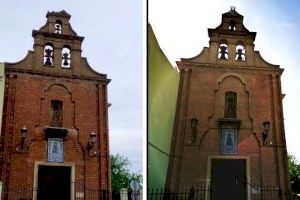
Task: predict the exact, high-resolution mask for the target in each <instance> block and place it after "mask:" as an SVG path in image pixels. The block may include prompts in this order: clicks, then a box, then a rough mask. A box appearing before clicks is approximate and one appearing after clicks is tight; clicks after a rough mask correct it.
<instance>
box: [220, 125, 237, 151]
mask: <svg viewBox="0 0 300 200" xmlns="http://www.w3.org/2000/svg"><path fill="white" fill-rule="evenodd" d="M221 131H222V132H221V145H220V146H221V154H223V155H237V130H236V129H221Z"/></svg>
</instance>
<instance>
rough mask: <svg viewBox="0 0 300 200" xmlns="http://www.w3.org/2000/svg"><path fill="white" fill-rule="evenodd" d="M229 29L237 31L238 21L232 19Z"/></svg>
mask: <svg viewBox="0 0 300 200" xmlns="http://www.w3.org/2000/svg"><path fill="white" fill-rule="evenodd" d="M229 30H231V31H235V30H236V23H235V21H234V20H230V22H229Z"/></svg>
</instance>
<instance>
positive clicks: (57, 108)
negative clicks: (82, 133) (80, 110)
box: [50, 100, 63, 127]
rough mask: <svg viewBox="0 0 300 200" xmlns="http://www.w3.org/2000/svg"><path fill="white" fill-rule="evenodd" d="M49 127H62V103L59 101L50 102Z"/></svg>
mask: <svg viewBox="0 0 300 200" xmlns="http://www.w3.org/2000/svg"><path fill="white" fill-rule="evenodd" d="M50 125H51V126H53V127H62V126H63V102H62V101H59V100H51V123H50Z"/></svg>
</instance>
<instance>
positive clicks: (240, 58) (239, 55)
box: [237, 49, 244, 60]
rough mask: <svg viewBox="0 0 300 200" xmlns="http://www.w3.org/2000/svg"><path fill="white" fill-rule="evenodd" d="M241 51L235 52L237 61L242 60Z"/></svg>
mask: <svg viewBox="0 0 300 200" xmlns="http://www.w3.org/2000/svg"><path fill="white" fill-rule="evenodd" d="M242 51H243V50H242V49H238V50H237V55H238V57H237V60H243V58H242V55H244V54H243V52H242Z"/></svg>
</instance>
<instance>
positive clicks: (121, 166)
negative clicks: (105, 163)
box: [110, 153, 142, 191]
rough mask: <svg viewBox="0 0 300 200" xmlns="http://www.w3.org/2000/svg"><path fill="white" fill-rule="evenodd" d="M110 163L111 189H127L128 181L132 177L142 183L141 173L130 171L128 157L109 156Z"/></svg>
mask: <svg viewBox="0 0 300 200" xmlns="http://www.w3.org/2000/svg"><path fill="white" fill-rule="evenodd" d="M110 163H111V185H112V190H114V191H120V189H122V188H127V189H129V183H130V181H131V180H132V179H135V180H137V181H138V182H139V184H140V186H141V185H142V175H141V174H140V173H134V172H131V170H130V168H131V163H130V162H129V160H128V158H127V157H125V156H122V155H120V154H119V153H118V154H116V155H111V156H110Z"/></svg>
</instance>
